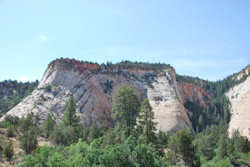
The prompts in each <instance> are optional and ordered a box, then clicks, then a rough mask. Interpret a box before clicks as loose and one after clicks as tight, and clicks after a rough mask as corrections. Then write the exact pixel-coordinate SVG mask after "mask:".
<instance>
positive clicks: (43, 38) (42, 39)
mask: <svg viewBox="0 0 250 167" xmlns="http://www.w3.org/2000/svg"><path fill="white" fill-rule="evenodd" d="M40 40H41V41H47V40H49V38H48V37H47V36H46V35H40Z"/></svg>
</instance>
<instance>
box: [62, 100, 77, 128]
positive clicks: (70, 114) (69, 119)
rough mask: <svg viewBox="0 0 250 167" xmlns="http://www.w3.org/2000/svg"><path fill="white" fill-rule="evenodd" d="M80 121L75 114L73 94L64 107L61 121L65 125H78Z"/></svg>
mask: <svg viewBox="0 0 250 167" xmlns="http://www.w3.org/2000/svg"><path fill="white" fill-rule="evenodd" d="M79 122H80V119H79V117H78V116H77V115H76V105H75V102H74V98H73V96H71V97H70V98H69V100H68V102H67V105H66V109H65V112H64V115H63V118H62V123H63V124H64V125H65V126H73V127H75V126H78V125H79Z"/></svg>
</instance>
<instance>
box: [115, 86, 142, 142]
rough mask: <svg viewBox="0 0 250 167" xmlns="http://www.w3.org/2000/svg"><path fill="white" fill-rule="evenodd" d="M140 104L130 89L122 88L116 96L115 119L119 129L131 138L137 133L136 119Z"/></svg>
mask: <svg viewBox="0 0 250 167" xmlns="http://www.w3.org/2000/svg"><path fill="white" fill-rule="evenodd" d="M139 110H140V102H139V99H138V97H137V96H136V94H135V92H134V90H133V89H132V88H129V87H125V86H123V87H121V88H120V89H119V90H118V91H117V92H116V94H115V100H114V105H113V108H112V112H113V115H112V116H113V118H114V120H115V121H116V123H117V125H116V126H117V127H118V128H119V129H120V130H121V131H123V132H124V135H125V136H126V137H129V136H130V135H131V134H133V133H134V132H135V125H136V118H137V116H138V114H139Z"/></svg>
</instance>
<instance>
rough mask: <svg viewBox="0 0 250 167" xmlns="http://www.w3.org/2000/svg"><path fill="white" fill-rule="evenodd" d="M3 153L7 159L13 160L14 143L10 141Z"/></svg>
mask: <svg viewBox="0 0 250 167" xmlns="http://www.w3.org/2000/svg"><path fill="white" fill-rule="evenodd" d="M3 154H4V156H5V158H6V159H7V161H9V162H10V161H11V160H12V157H13V156H14V148H13V145H12V143H11V142H10V141H9V143H8V144H7V145H6V146H5V147H4V149H3Z"/></svg>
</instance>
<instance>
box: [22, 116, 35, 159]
mask: <svg viewBox="0 0 250 167" xmlns="http://www.w3.org/2000/svg"><path fill="white" fill-rule="evenodd" d="M33 116H34V115H33V114H28V115H27V117H26V118H22V120H21V125H20V132H21V136H20V143H21V147H22V148H23V149H24V151H25V152H26V153H27V154H29V153H31V152H32V151H33V150H34V149H35V148H36V147H37V143H38V142H37V127H36V126H35V125H36V124H35V123H34V117H33Z"/></svg>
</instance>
